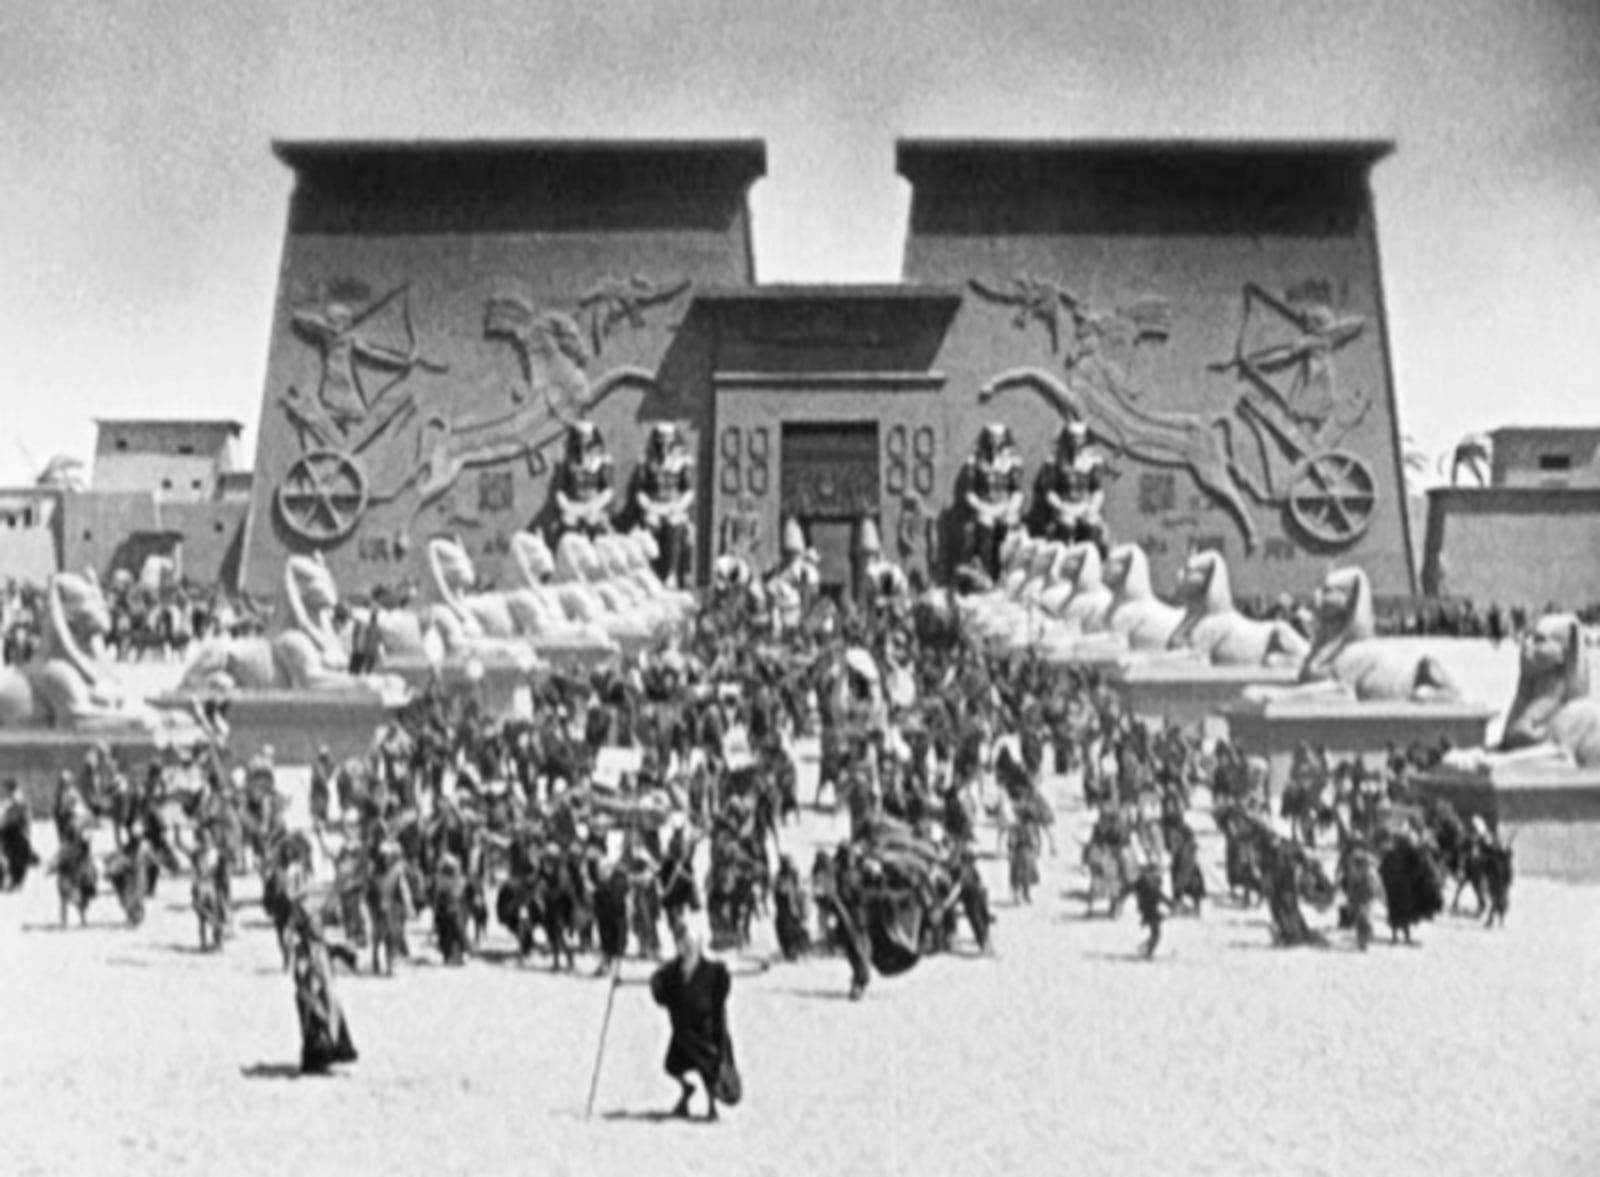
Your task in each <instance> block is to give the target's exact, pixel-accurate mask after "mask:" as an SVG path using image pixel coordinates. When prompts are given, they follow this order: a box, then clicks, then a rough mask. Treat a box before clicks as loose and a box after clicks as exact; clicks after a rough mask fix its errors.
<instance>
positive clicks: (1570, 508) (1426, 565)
mask: <svg viewBox="0 0 1600 1177" xmlns="http://www.w3.org/2000/svg"><path fill="white" fill-rule="evenodd" d="M1422 583H1423V591H1424V592H1426V593H1427V594H1429V595H1430V596H1450V597H1468V598H1471V599H1472V600H1473V601H1475V602H1477V603H1478V605H1479V606H1480V607H1482V608H1487V607H1488V606H1489V605H1490V604H1493V603H1498V604H1500V605H1501V606H1502V607H1512V606H1516V605H1521V606H1523V607H1525V608H1528V609H1532V610H1540V609H1543V608H1544V607H1545V606H1546V605H1551V604H1553V605H1555V606H1556V607H1558V608H1560V609H1569V610H1570V609H1582V608H1587V607H1589V606H1592V605H1595V604H1600V490H1596V489H1583V490H1569V489H1531V488H1521V487H1515V488H1512V487H1507V488H1498V487H1491V488H1488V489H1478V488H1475V487H1473V488H1468V487H1458V488H1448V487H1447V488H1439V489H1436V490H1432V491H1429V492H1428V533H1427V542H1426V547H1425V552H1424V556H1423V567H1422Z"/></svg>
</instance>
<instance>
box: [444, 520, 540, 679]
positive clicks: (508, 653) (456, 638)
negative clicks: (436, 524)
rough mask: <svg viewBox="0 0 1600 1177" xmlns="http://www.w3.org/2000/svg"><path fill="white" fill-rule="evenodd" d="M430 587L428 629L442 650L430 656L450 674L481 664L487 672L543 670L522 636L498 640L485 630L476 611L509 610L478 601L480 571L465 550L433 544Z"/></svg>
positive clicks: (451, 544) (454, 543) (450, 541)
mask: <svg viewBox="0 0 1600 1177" xmlns="http://www.w3.org/2000/svg"><path fill="white" fill-rule="evenodd" d="M427 554H428V562H427V567H428V574H429V575H428V584H429V587H430V588H431V590H432V594H433V596H434V597H435V600H434V602H433V603H432V604H431V605H429V606H428V607H427V608H426V609H425V610H424V611H423V618H424V627H425V629H426V630H427V633H428V635H429V637H430V638H431V639H433V640H434V641H436V642H437V643H438V644H437V647H435V648H433V649H432V650H431V651H430V652H431V653H432V655H433V660H434V661H435V662H436V663H437V664H442V666H443V668H445V669H454V668H457V667H465V666H466V664H467V663H468V662H469V661H472V660H476V661H477V662H478V663H480V664H481V665H482V666H483V667H484V668H485V669H488V668H495V669H501V670H505V669H515V670H518V671H523V672H526V671H530V670H532V669H533V668H534V667H535V666H537V665H538V658H537V657H536V656H535V654H534V652H533V648H532V646H530V645H529V643H528V642H526V641H525V640H523V639H522V638H520V637H505V636H499V637H496V636H494V635H492V634H491V633H490V632H489V630H488V628H487V627H485V625H484V623H483V619H482V617H480V616H479V614H478V612H477V611H476V609H475V608H474V606H477V605H481V606H482V608H483V609H484V610H485V611H486V612H489V613H493V614H499V613H500V612H501V611H502V610H504V609H505V604H504V601H503V600H482V601H480V600H479V597H480V596H482V594H478V593H475V592H473V589H474V588H475V586H476V585H477V570H476V569H475V568H474V567H473V564H472V558H471V557H470V556H468V555H467V550H466V548H464V547H462V546H461V544H460V543H459V542H457V541H456V540H453V539H447V538H444V537H435V538H434V539H431V540H429V541H428V547H427Z"/></svg>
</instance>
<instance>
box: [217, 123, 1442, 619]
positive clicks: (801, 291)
mask: <svg viewBox="0 0 1600 1177" xmlns="http://www.w3.org/2000/svg"><path fill="white" fill-rule="evenodd" d="M1386 151H1387V148H1386V147H1385V146H1384V145H1381V144H1340V145H1331V146H1326V147H1323V146H1318V145H1288V146H1284V145H1265V146H1256V145H1245V146H1232V147H1229V146H1226V145H1221V146H1219V145H1210V144H1119V145H1109V146H1108V145H1094V144H1089V145H1081V144H1080V145H1075V144H1040V145H1008V144H998V145H997V144H977V145H972V144H940V143H902V144H901V147H900V160H899V167H900V171H901V173H902V174H903V175H904V176H906V178H907V179H909V180H910V181H911V184H912V188H913V198H912V208H911V225H910V232H909V236H908V240H907V244H906V258H905V267H904V279H905V282H904V284H902V285H899V286H893V287H878V288H861V287H792V288H785V287H757V286H754V285H753V277H754V275H753V270H752V265H751V258H750V252H749V249H750V245H749V219H748V212H747V209H746V205H745V195H746V191H747V189H748V187H749V184H750V183H751V182H753V180H754V179H755V178H756V177H758V176H759V175H760V174H761V171H762V169H763V167H764V153H763V150H762V149H761V147H760V146H759V145H752V144H722V145H705V144H701V145H673V144H656V145H639V144H635V145H626V144H620V145H619V144H614V145H610V146H606V145H587V146H585V145H565V146H562V145H556V146H552V145H549V144H545V145H538V144H533V145H515V144H513V145H482V144H480V145H473V144H456V145H419V146H411V145H381V144H380V145H337V144H335V145H315V144H312V145H290V146H287V147H280V149H279V153H280V155H281V156H282V157H283V158H284V159H285V161H286V162H287V163H288V164H289V165H290V166H291V167H293V168H294V169H295V171H296V175H297V187H296V190H295V195H294V198H293V201H292V205H291V210H290V217H289V226H288V233H287V238H286V243H285V247H284V255H283V265H282V272H281V275H280V281H279V289H278V301H277V306H276V309H275V314H274V320H273V324H272V329H271V341H270V347H269V355H268V365H267V374H266V387H265V390H264V395H263V408H262V416H261V424H260V428H259V430H258V434H257V436H258V439H259V442H258V444H259V450H258V455H257V462H256V466H255V470H256V478H255V483H254V499H253V505H252V511H251V518H250V524H249V532H248V537H247V540H246V544H245V549H246V550H245V565H244V583H245V586H246V587H248V588H250V589H251V590H252V591H266V592H270V591H272V586H273V584H274V582H275V578H276V575H277V570H278V568H279V567H280V566H281V563H282V560H283V558H284V556H285V555H287V554H289V553H292V552H303V551H310V550H319V551H322V552H323V553H324V554H325V556H326V558H327V559H328V562H329V564H330V566H331V567H332V569H333V571H334V575H335V577H336V578H337V579H338V581H339V583H340V585H341V586H342V587H343V588H344V589H345V590H346V591H348V592H352V593H361V592H363V591H366V590H368V589H370V588H371V587H373V586H375V585H377V584H393V583H396V582H399V581H403V580H408V579H409V580H413V581H420V580H421V579H422V578H423V567H422V551H423V548H424V545H425V543H426V540H427V539H428V538H429V537H430V536H433V535H437V534H454V535H456V536H458V537H459V538H460V539H461V540H462V541H463V542H464V544H465V545H466V547H467V549H468V550H469V552H470V553H471V554H472V556H473V557H474V559H475V560H476V561H477V563H478V571H479V573H480V576H481V578H482V579H484V580H486V581H488V582H490V583H494V582H495V581H496V580H497V579H501V578H502V577H503V563H504V558H505V555H506V553H507V551H508V547H509V537H510V535H511V534H512V533H513V532H515V531H517V530H519V529H522V528H525V527H528V526H535V527H541V526H547V525H548V524H549V523H550V522H551V511H550V478H551V476H552V474H553V473H554V472H555V469H556V465H557V462H558V461H559V458H560V443H561V440H562V435H563V432H564V425H563V422H564V421H565V420H567V419H572V418H576V417H577V416H587V417H588V418H590V419H591V420H593V421H594V422H595V423H596V424H597V425H598V426H599V427H600V430H601V432H602V435H603V436H604V438H605V440H606V442H607V444H608V448H609V450H610V452H611V454H612V456H613V459H614V461H615V473H616V484H617V488H618V491H619V498H620V492H621V491H622V490H623V489H624V488H625V487H626V485H627V482H628V478H629V476H630V474H631V473H632V470H633V468H634V466H635V465H636V464H637V462H638V461H639V458H640V455H641V450H642V445H643V441H644V437H645V434H646V432H647V428H648V426H649V425H650V424H651V423H652V422H654V421H658V420H669V419H670V420H676V421H680V422H682V423H684V424H685V426H686V429H687V435H688V438H689V441H690V443H691V445H692V446H693V447H694V452H695V454H696V457H697V482H696V485H697V487H698V501H697V513H696V522H697V550H698V555H699V564H698V573H699V576H700V578H701V579H704V577H705V576H706V574H707V571H708V568H709V564H710V560H711V558H712V557H713V556H714V555H715V554H716V553H717V552H718V551H719V550H720V549H721V548H722V547H723V546H725V545H727V544H730V543H733V542H742V543H743V544H744V545H745V550H747V551H749V552H750V554H751V555H752V556H753V558H754V560H755V562H756V564H757V565H758V566H759V567H766V566H770V565H771V564H772V563H773V562H774V561H775V560H776V559H777V557H778V541H779V537H780V533H781V529H782V522H783V520H784V518H785V517H787V516H790V515H800V516H802V517H804V518H805V519H806V520H807V526H808V528H811V527H812V526H813V525H815V529H816V530H817V531H818V532H819V534H823V535H824V536H825V537H826V538H825V546H828V547H829V548H830V551H831V552H832V553H833V554H832V555H831V556H830V557H829V560H828V561H825V563H828V564H829V567H830V568H831V569H832V570H833V574H834V575H835V576H836V577H837V574H838V570H839V568H840V567H841V565H840V563H839V553H840V552H841V551H843V550H844V549H846V548H848V547H849V546H850V544H851V543H853V542H854V541H853V540H852V539H850V538H848V537H847V536H846V534H845V532H846V530H847V528H849V527H855V528H857V529H859V522H860V519H861V518H862V517H870V518H873V519H875V521H876V522H877V524H878V526H879V528H880V530H881V532H882V538H883V541H884V545H885V547H886V549H888V550H889V552H890V553H891V554H892V555H902V554H904V552H906V551H912V550H914V554H912V555H910V556H907V557H906V562H907V563H908V564H909V565H911V566H913V567H926V568H928V569H929V570H930V571H931V572H932V573H933V574H934V575H935V576H941V575H948V573H949V572H950V571H951V569H952V567H953V565H954V563H955V562H956V560H957V559H958V558H959V556H960V554H961V553H960V551H959V548H958V547H957V545H956V543H955V542H954V541H955V540H956V538H957V530H958V529H957V528H956V526H955V523H956V522H957V521H956V519H955V517H954V516H955V514H956V512H954V511H953V510H952V504H953V503H954V499H955V493H956V483H957V479H958V475H959V473H960V470H961V466H962V463H963V462H964V460H965V459H966V457H967V456H968V454H969V453H970V452H971V451H972V449H973V445H974V441H975V439H976V437H977V435H978V433H979V431H980V429H981V428H982V427H983V426H984V425H985V424H986V423H989V422H991V421H1000V422H1003V423H1005V424H1007V425H1008V426H1010V428H1011V430H1012V432H1013V434H1014V436H1015V437H1016V439H1017V441H1018V444H1019V446H1020V448H1021V451H1022V454H1023V457H1024V459H1025V461H1026V464H1027V469H1026V484H1027V487H1028V489H1029V491H1030V492H1031V490H1032V487H1033V481H1034V478H1035V476H1036V475H1037V473H1038V471H1039V469H1040V467H1041V465H1042V464H1043V463H1044V462H1045V461H1046V460H1047V458H1048V457H1049V456H1050V454H1051V452H1052V447H1053V446H1054V443H1055V439H1056V436H1057V434H1058V433H1059V432H1060V429H1061V427H1062V424H1063V421H1064V415H1065V414H1066V413H1069V412H1075V413H1079V414H1081V415H1083V416H1084V417H1085V418H1086V419H1087V421H1088V423H1089V426H1090V432H1091V436H1092V438H1093V439H1094V441H1095V443H1096V444H1098V445H1099V446H1100V447H1101V448H1102V449H1103V450H1105V451H1107V452H1108V454H1109V456H1110V462H1111V467H1112V469H1113V472H1114V474H1115V478H1114V480H1113V481H1112V483H1111V485H1110V487H1109V489H1108V492H1107V514H1108V522H1109V526H1110V530H1111V533H1112V535H1113V538H1114V539H1118V540H1121V539H1128V540H1135V541H1137V542H1140V543H1142V544H1143V545H1144V546H1145V547H1146V549H1147V550H1148V551H1149V553H1150V556H1151V565H1152V572H1153V574H1154V576H1155V579H1156V584H1157V587H1158V589H1159V590H1161V591H1168V590H1169V589H1170V586H1171V584H1172V582H1173V579H1174V576H1175V572H1176V569H1177V567H1178V566H1179V565H1180V564H1181V562H1182V560H1183V558H1184V556H1185V555H1186V554H1187V552H1188V551H1190V550H1191V549H1192V548H1195V547H1210V548H1218V549H1220V550H1222V551H1223V552H1224V554H1225V555H1226V556H1227V557H1228V559H1229V563H1230V566H1231V568H1232V571H1233V580H1234V584H1235V587H1236V589H1237V590H1238V591H1239V592H1241V593H1272V594H1276V593H1279V592H1286V591H1287V592H1294V593H1304V592H1306V591H1308V590H1309V589H1310V588H1311V587H1312V586H1314V585H1315V584H1316V583H1317V581H1319V580H1320V578H1321V576H1322V575H1323V573H1324V571H1325V570H1326V568H1327V566H1328V565H1329V564H1330V563H1358V564H1361V565H1362V566H1363V567H1365V568H1366V570H1367V571H1368V573H1369V575H1370V576H1371V578H1372V581H1373V585H1374V588H1375V590H1376V591H1377V592H1378V593H1380V594H1383V595H1407V594H1409V593H1411V592H1412V591H1413V589H1414V587H1415V586H1414V582H1413V577H1412V566H1411V557H1410V551H1409V543H1408V525H1407V519H1406V511H1405V501H1404V496H1403V491H1402V489H1401V486H1402V483H1401V480H1400V476H1399V450H1398V438H1397V433H1396V422H1395V415H1394V393H1393V388H1392V383H1391V379H1390V375H1389V362H1388V341H1387V333H1386V326H1385V320H1384V309H1383V301H1382V287H1381V280H1380V276H1379V265H1378V254H1377V245H1376V231H1375V226H1374V222H1373V217H1372V208H1371V198H1370V195H1369V192H1368V187H1367V173H1368V170H1369V169H1370V167H1371V166H1372V164H1373V163H1374V162H1376V160H1377V159H1379V158H1381V157H1382V155H1383V154H1385V152H1386ZM552 314H554V315H556V316H559V317H558V318H551V317H550V316H551V315H552ZM580 368H581V370H580ZM1006 373H1012V378H1011V379H1009V380H1006V381H998V379H997V378H999V377H1001V376H1002V374H1006ZM619 376H620V377H622V378H621V379H618V378H619ZM1052 384H1053V385H1054V386H1055V387H1056V389H1057V390H1058V391H1057V392H1055V393H1052V392H1050V391H1049V387H1050V386H1051V385H1052ZM613 386H614V387H615V391H612V392H611V393H610V394H609V395H607V396H605V397H603V398H601V399H598V400H596V399H595V398H594V395H593V394H594V393H595V392H596V391H598V390H600V389H603V388H612V387H613ZM986 386H993V390H994V391H995V395H994V396H993V398H992V399H987V400H986V399H985V398H984V397H983V396H981V395H980V392H981V391H982V390H984V389H985V387H986ZM1041 390H1043V391H1041ZM1052 398H1057V399H1059V400H1060V402H1061V403H1055V402H1054V400H1053V399H1052ZM591 402H592V403H591ZM618 505H619V506H620V505H621V504H620V502H619V504H618ZM741 537H742V538H741ZM752 537H753V538H752ZM502 583H503V580H502Z"/></svg>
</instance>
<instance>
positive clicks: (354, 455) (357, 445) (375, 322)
mask: <svg viewBox="0 0 1600 1177" xmlns="http://www.w3.org/2000/svg"><path fill="white" fill-rule="evenodd" d="M366 297H367V288H366V286H365V285H364V284H362V283H359V282H355V281H353V280H350V279H337V280H335V281H333V282H330V283H329V284H328V288H327V295H326V298H325V299H324V301H323V305H322V307H321V308H320V309H318V310H305V309H302V310H298V311H295V312H294V314H293V315H292V317H291V319H290V329H291V330H292V331H293V332H294V334H295V336H296V337H297V338H299V339H301V340H302V341H303V342H305V343H308V344H310V345H312V346H313V347H316V348H317V349H318V351H319V352H320V353H321V359H322V371H321V376H320V381H319V384H318V387H317V392H316V395H315V396H307V395H305V394H303V393H302V392H301V391H300V390H299V389H298V388H296V387H295V386H294V385H290V386H289V389H288V391H287V392H285V393H284V395H283V396H282V397H281V398H280V399H279V402H278V403H279V405H280V406H281V407H282V409H283V411H284V414H285V415H286V416H287V417H288V418H289V422H290V424H291V425H292V426H293V427H294V430H295V434H296V436H297V437H298V439H299V442H300V449H301V454H300V456H299V457H298V458H296V459H295V460H294V461H293V462H292V463H291V464H290V466H289V469H288V472H287V473H286V474H285V475H284V478H283V481H282V482H281V483H279V484H278V488H277V492H276V494H275V496H274V499H275V502H276V505H277V509H278V518H279V519H280V520H281V521H282V523H283V525H284V527H285V528H286V529H287V530H288V531H289V532H291V533H292V534H293V535H295V536H297V537H298V538H300V539H301V540H304V541H305V542H306V543H308V544H310V545H311V546H312V547H327V546H330V545H332V544H336V543H338V542H339V541H340V540H343V539H344V538H346V537H347V536H348V535H350V533H351V532H352V531H354V530H355V527H356V524H357V523H359V522H360V520H361V516H362V515H363V513H365V511H366V509H367V507H368V505H369V504H370V503H372V502H374V501H378V496H376V495H374V494H373V491H372V488H371V486H370V485H369V482H368V478H367V472H366V468H365V466H364V465H363V464H362V462H361V454H362V451H364V450H365V449H366V448H367V447H368V446H370V445H371V444H372V443H373V442H374V441H375V440H377V438H378V437H379V436H380V435H381V434H383V433H384V432H385V431H386V430H387V429H389V427H390V426H392V425H396V423H397V422H403V421H404V420H405V419H408V418H409V417H410V416H411V414H412V413H413V412H414V411H415V409H416V403H415V400H414V399H413V397H412V395H411V393H410V392H409V391H407V392H403V393H399V394H397V395H393V396H391V395H390V393H391V392H394V391H395V390H396V389H397V388H399V386H400V384H401V383H402V382H404V381H405V380H406V378H407V377H409V376H410V375H411V374H412V372H414V371H416V370H417V369H419V368H420V369H422V370H423V371H425V372H433V373H441V372H445V371H447V370H448V369H447V366H446V365H444V364H441V363H437V362H435V361H433V360H429V359H426V358H424V357H423V356H422V354H421V352H420V349H419V344H418V341H417V330H416V323H415V320H414V319H413V316H412V310H411V287H410V284H409V283H404V284H402V285H400V286H397V287H395V288H394V289H393V290H391V291H389V292H388V293H387V294H385V295H383V296H382V297H381V298H379V299H377V300H376V301H374V302H371V303H369V304H368V305H367V306H365V307H363V308H362V309H361V310H359V311H357V310H354V309H353V306H352V304H353V303H354V302H356V301H360V300H364V299H365V298H366ZM390 312H398V313H399V315H400V318H401V324H400V329H401V330H403V331H404V334H405V339H404V342H403V344H401V345H394V344H392V343H389V342H383V341H381V338H380V337H381V326H382V322H381V316H383V315H384V314H386V313H390ZM363 371H382V372H384V373H386V374H387V379H385V380H384V381H383V382H382V383H381V384H380V385H379V386H378V387H376V388H375V389H373V390H372V391H370V392H368V391H367V389H366V387H365V385H364V384H363V382H362V376H361V373H362V372H363ZM396 427H398V426H396ZM384 497H392V496H384Z"/></svg>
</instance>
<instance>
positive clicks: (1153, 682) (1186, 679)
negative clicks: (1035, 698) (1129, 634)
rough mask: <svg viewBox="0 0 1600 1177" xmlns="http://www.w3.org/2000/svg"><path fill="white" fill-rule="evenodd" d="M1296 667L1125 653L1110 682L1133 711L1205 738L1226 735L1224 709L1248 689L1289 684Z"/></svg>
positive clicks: (1109, 673)
mask: <svg viewBox="0 0 1600 1177" xmlns="http://www.w3.org/2000/svg"><path fill="white" fill-rule="evenodd" d="M1298 676H1299V671H1298V670H1297V669H1295V668H1294V667H1273V666H1211V665H1209V664H1207V663H1204V662H1201V661H1199V660H1198V659H1196V660H1195V661H1192V662H1191V661H1186V660H1182V659H1167V658H1141V657H1139V656H1138V655H1137V654H1134V655H1124V656H1123V657H1122V658H1121V659H1119V660H1118V661H1117V662H1115V663H1113V664H1112V665H1111V667H1109V668H1108V670H1107V672H1106V681H1107V683H1109V684H1110V686H1111V687H1112V688H1113V689H1114V690H1115V691H1116V692H1117V694H1118V695H1120V696H1121V698H1122V702H1123V704H1124V705H1125V706H1126V707H1127V708H1128V710H1129V711H1131V712H1132V713H1133V715H1134V716H1135V717H1136V718H1138V719H1140V720H1142V721H1144V722H1145V723H1149V724H1162V723H1167V722H1172V723H1176V724H1178V725H1179V726H1181V727H1183V728H1185V729H1186V730H1189V731H1195V732H1199V733H1201V734H1202V735H1203V736H1205V737H1206V738H1207V739H1216V738H1218V737H1220V736H1225V735H1227V734H1228V730H1229V729H1228V724H1227V721H1226V719H1225V717H1224V716H1223V709H1224V708H1226V707H1229V706H1232V705H1233V704H1235V703H1238V702H1240V701H1241V700H1242V698H1243V696H1244V691H1245V688H1247V687H1253V686H1289V685H1291V684H1292V683H1293V682H1294V681H1295V679H1296V678H1297V677H1298Z"/></svg>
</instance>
